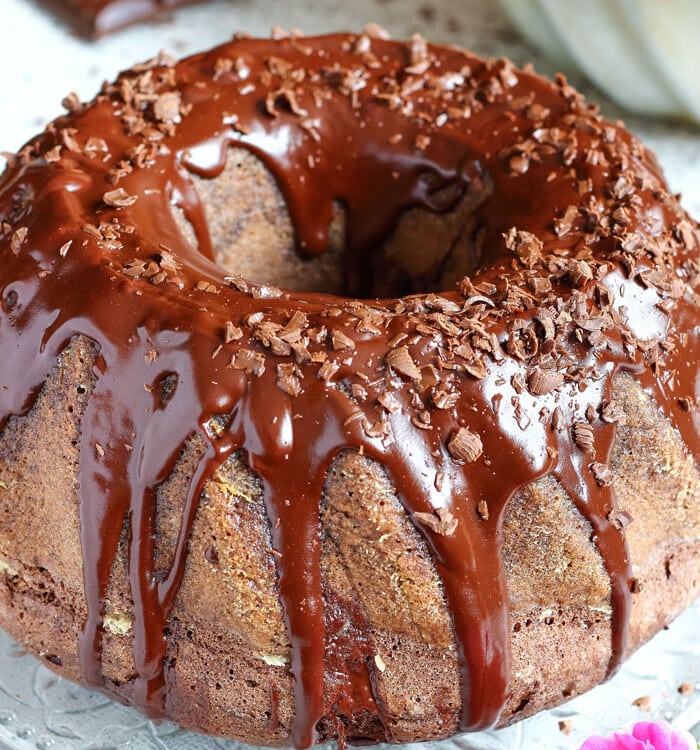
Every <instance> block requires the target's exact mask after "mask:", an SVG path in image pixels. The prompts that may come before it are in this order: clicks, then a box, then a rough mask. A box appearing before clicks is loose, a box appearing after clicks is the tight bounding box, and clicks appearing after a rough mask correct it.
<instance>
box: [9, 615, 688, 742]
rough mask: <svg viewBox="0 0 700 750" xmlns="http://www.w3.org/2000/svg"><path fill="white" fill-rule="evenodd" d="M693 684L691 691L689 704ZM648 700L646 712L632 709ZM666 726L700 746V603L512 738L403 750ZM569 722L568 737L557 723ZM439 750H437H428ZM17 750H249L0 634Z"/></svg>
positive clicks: (465, 738) (503, 735)
mask: <svg viewBox="0 0 700 750" xmlns="http://www.w3.org/2000/svg"><path fill="white" fill-rule="evenodd" d="M682 683H690V684H691V685H692V686H693V688H694V690H693V692H690V693H685V694H682V693H680V692H679V687H680V685H681V684H682ZM645 696H648V697H649V699H650V701H651V708H650V710H649V711H643V710H642V709H640V708H639V707H637V706H635V705H634V703H633V702H634V701H635V700H636V699H638V698H642V697H645ZM650 719H651V720H653V719H666V720H668V721H670V722H671V723H672V724H674V725H675V726H676V727H678V728H682V729H690V730H694V731H695V733H696V736H697V737H698V738H699V739H700V601H698V602H696V603H695V604H694V605H693V606H692V607H691V608H690V609H689V610H688V611H687V612H686V613H685V614H684V615H682V616H681V617H680V618H679V619H678V620H676V622H674V623H673V624H672V625H671V627H670V628H669V629H668V630H665V631H663V632H661V633H659V634H658V635H657V636H656V637H655V638H654V639H653V640H652V641H651V642H650V643H648V644H647V645H646V646H644V647H643V648H642V649H640V650H639V651H638V652H637V653H636V654H634V655H633V656H632V658H631V659H629V661H628V662H627V663H626V664H625V665H624V667H623V668H622V669H621V670H620V672H619V673H618V674H617V675H615V677H614V678H613V679H612V680H610V681H609V682H607V683H605V684H603V685H600V686H599V687H597V688H595V689H594V690H591V691H590V692H589V693H587V694H586V695H583V696H581V697H579V698H576V699H575V700H573V701H570V702H569V703H567V704H565V705H563V706H561V707H559V708H557V709H554V710H552V711H545V712H543V713H541V714H538V715H537V716H534V717H532V718H531V719H527V720H525V721H523V722H520V723H519V724H516V725H514V726H512V727H509V728H507V729H503V730H499V731H493V732H481V733H479V734H471V735H462V736H460V737H457V738H455V739H453V740H445V741H442V742H434V743H428V744H423V745H415V746H410V745H407V746H405V748H406V750H408V749H409V748H411V750H533V749H534V748H538V749H542V748H547V749H548V750H575V749H576V748H578V747H579V746H580V745H581V743H582V742H583V740H584V739H585V738H586V737H588V736H589V735H590V734H594V733H601V734H609V733H611V732H613V731H615V730H616V729H620V728H621V727H623V726H625V725H626V724H629V723H632V722H634V721H641V720H650ZM565 720H569V722H570V727H571V732H570V734H568V735H567V734H564V733H562V732H561V731H560V729H559V722H560V721H565ZM431 745H432V746H434V748H431V747H430V746H431ZM5 746H6V747H7V748H10V750H112V749H114V750H181V749H182V750H184V749H185V748H186V749H187V750H215V749H216V750H246V747H247V746H245V745H242V744H241V743H236V742H226V741H222V740H216V739H213V738H209V737H203V736H201V735H195V734H191V733H190V732H185V731H183V730H180V729H178V728H177V727H175V726H173V725H172V724H160V725H158V726H156V725H155V724H153V723H152V722H150V721H148V720H147V719H145V718H144V717H143V716H142V715H141V714H139V713H138V712H137V711H135V710H134V709H130V708H127V707H125V706H122V705H120V704H117V703H113V702H112V701H110V700H109V699H107V698H105V697H104V696H103V695H101V694H100V693H96V692H93V691H90V690H86V689H85V688H82V687H79V686H77V685H74V684H73V683H71V682H68V681H66V680H62V679H61V678H59V677H57V676H56V675H55V674H54V673H53V672H51V671H50V670H48V669H47V668H46V667H45V666H43V664H42V663H41V662H39V661H38V660H37V659H35V658H34V657H32V656H29V655H28V654H26V653H25V652H24V651H23V650H22V649H21V648H20V647H19V646H18V645H17V644H16V643H15V642H14V641H13V640H12V639H11V638H10V637H9V636H8V635H6V634H5V633H3V632H2V631H0V747H5Z"/></svg>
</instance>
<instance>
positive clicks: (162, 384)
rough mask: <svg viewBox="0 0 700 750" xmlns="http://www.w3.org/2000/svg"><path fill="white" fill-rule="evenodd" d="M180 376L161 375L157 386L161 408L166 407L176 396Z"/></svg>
mask: <svg viewBox="0 0 700 750" xmlns="http://www.w3.org/2000/svg"><path fill="white" fill-rule="evenodd" d="M177 382H178V375H177V373H176V372H167V373H165V375H161V377H160V379H159V380H158V384H157V385H156V393H157V398H158V400H159V401H160V404H161V406H165V405H166V404H167V403H168V401H170V399H171V398H172V397H173V396H174V395H175V390H176V388H177Z"/></svg>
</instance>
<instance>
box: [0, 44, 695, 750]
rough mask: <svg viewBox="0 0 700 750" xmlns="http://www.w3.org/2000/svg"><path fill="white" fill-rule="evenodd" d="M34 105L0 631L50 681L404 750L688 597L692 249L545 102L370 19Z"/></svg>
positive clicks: (603, 671)
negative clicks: (47, 118)
mask: <svg viewBox="0 0 700 750" xmlns="http://www.w3.org/2000/svg"><path fill="white" fill-rule="evenodd" d="M67 104H68V108H69V113H68V114H67V115H66V116H64V117H62V118H59V119H58V120H56V121H55V122H54V123H52V124H51V125H50V126H49V128H48V130H47V131H46V132H45V133H44V134H42V135H41V136H39V137H38V138H37V139H35V140H34V141H32V142H31V143H30V144H28V146H27V147H25V149H23V151H22V152H21V153H20V154H19V155H18V156H17V158H16V159H15V160H14V161H13V163H11V164H10V166H9V167H8V169H7V170H6V172H5V174H4V175H3V176H2V178H0V221H1V222H2V224H1V225H0V232H1V234H0V246H1V247H0V250H1V252H2V253H3V267H2V270H1V271H0V288H1V290H2V291H1V295H2V313H1V315H0V346H1V347H2V352H3V357H2V358H1V360H0V388H1V390H0V417H1V418H2V424H3V425H4V428H3V431H2V435H1V438H0V625H2V626H3V627H4V628H6V629H7V630H8V631H9V632H10V633H11V634H12V635H14V636H15V637H16V638H18V639H19V640H20V641H21V642H23V643H24V644H26V645H27V647H29V648H30V649H31V650H33V651H34V652H35V653H37V654H39V655H41V656H43V657H44V658H46V659H47V661H48V662H49V664H50V666H51V667H52V668H53V669H55V670H56V671H58V672H59V673H61V674H63V675H65V676H67V677H70V678H72V679H75V680H82V681H83V682H85V683H86V684H88V685H92V686H94V687H99V688H103V689H105V690H106V691H108V692H110V693H111V694H114V695H117V696H119V697H120V698H121V699H122V700H125V701H127V702H129V703H132V704H133V705H136V706H138V707H140V708H142V709H143V710H144V711H146V712H147V713H149V714H150V715H152V716H166V717H168V718H171V719H173V720H175V721H177V722H178V723H180V724H181V725H182V726H185V727H189V728H192V729H194V730H197V731H204V732H209V733H213V734H217V735H221V736H227V737H235V738H240V739H243V740H245V741H248V742H253V743H265V744H269V743H275V742H277V743H287V742H292V743H294V744H296V745H297V746H307V745H309V744H311V743H313V742H314V741H316V740H321V739H332V738H339V739H341V740H342V739H348V740H351V741H362V740H383V739H387V740H390V741H393V742H402V741H407V740H414V739H428V738H434V737H444V736H449V735H451V734H453V733H455V732H457V731H459V730H460V729H462V730H465V729H478V728H483V727H486V726H491V725H494V724H499V725H502V724H505V723H508V722H510V721H513V720H517V719H519V718H522V717H524V716H527V715H529V714H531V713H534V712H536V711H538V710H540V709H542V708H544V707H547V706H552V705H555V704H557V703H559V702H561V701H562V700H564V699H566V698H568V697H570V696H572V695H574V694H577V693H580V692H582V691H584V690H586V689H588V688H590V687H592V686H593V685H595V684H596V683H598V682H599V681H601V680H602V679H604V678H605V677H606V675H608V674H610V673H611V672H612V671H613V670H614V669H616V668H617V666H618V665H619V664H620V662H621V661H622V659H624V657H625V655H626V654H627V653H629V651H630V650H633V649H635V648H636V647H638V646H639V645H640V644H641V643H643V642H644V641H645V640H646V639H648V638H649V637H650V636H651V635H652V634H653V633H654V632H656V631H657V630H658V629H659V628H661V627H663V626H664V625H665V624H666V623H667V622H669V621H670V620H671V619H672V618H673V617H674V616H675V615H676V614H678V613H679V612H680V611H682V609H683V608H684V607H685V606H687V604H688V603H689V602H690V601H691V600H692V598H693V597H694V596H696V595H697V593H698V576H697V571H698V560H699V559H700V503H699V502H698V497H699V492H700V484H699V483H700V475H699V474H698V470H697V466H696V457H697V449H698V445H699V444H700V443H699V442H698V434H697V411H696V409H697V402H696V399H697V388H698V386H697V385H696V380H697V367H698V361H699V359H700V347H698V331H697V328H698V325H697V322H698V320H699V318H698V297H697V292H696V289H697V285H698V264H697V261H698V257H697V256H698V247H699V245H698V236H699V235H698V230H697V226H696V224H695V223H694V222H693V221H692V220H690V219H689V218H688V217H687V216H686V215H685V213H684V212H683V211H682V209H681V208H680V206H679V205H678V203H677V201H676V199H675V198H673V197H672V196H670V195H669V194H668V191H667V188H666V186H665V184H664V182H663V179H662V177H661V175H660V173H659V169H658V166H657V165H656V162H655V160H654V159H653V157H652V156H651V155H650V154H649V153H648V152H647V151H646V150H645V149H644V147H643V146H642V145H641V144H640V143H639V142H638V141H637V140H636V139H634V137H633V136H631V135H630V134H629V133H627V132H626V131H625V130H624V129H623V128H622V127H621V126H619V125H614V124H611V123H609V122H606V121H605V120H603V119H602V118H601V117H600V116H599V115H598V114H597V112H596V111H595V109H593V108H591V107H590V106H588V105H587V104H586V103H585V102H583V100H582V99H581V98H580V97H579V95H578V94H576V92H574V91H573V90H572V89H571V88H570V87H569V86H568V85H567V84H566V82H565V81H563V80H558V81H557V82H556V83H551V82H548V81H546V80H544V79H542V78H539V77H537V76H535V75H533V74H532V73H530V72H528V71H520V70H517V69H515V68H514V67H513V66H512V65H511V64H510V63H509V62H507V61H505V60H489V61H484V60H480V59H478V58H476V57H474V56H473V55H471V54H469V53H467V52H463V51H461V50H456V49H448V48H441V47H432V46H429V45H426V44H425V43H424V42H423V41H422V40H421V39H419V38H414V39H412V40H411V41H410V42H409V43H406V44H403V43H399V42H393V41H390V40H387V39H384V38H382V37H381V35H379V36H378V35H377V34H376V32H375V31H370V32H368V33H365V34H361V35H336V36H330V37H320V38H309V39H307V38H296V37H292V38H286V39H277V40H250V39H236V40H234V41H233V42H232V43H230V44H228V45H224V46H223V47H220V48H218V49H216V50H213V51H211V52H208V53H204V54H202V55H198V56H195V57H193V58H189V59H187V60H184V61H182V62H180V63H177V64H175V63H173V62H171V61H169V60H166V59H163V58H161V59H158V60H155V61H153V62H151V63H149V64H145V65H143V66H138V67H136V68H134V69H133V70H131V71H127V72H125V73H124V74H122V75H121V76H120V78H119V79H118V81H117V82H116V83H115V84H113V85H110V86H106V87H105V89H104V91H103V92H102V94H100V96H98V97H97V99H96V100H95V101H93V102H91V103H90V104H87V105H82V104H80V103H78V102H77V101H75V100H74V99H72V98H69V99H68V100H67ZM406 295H408V296H406Z"/></svg>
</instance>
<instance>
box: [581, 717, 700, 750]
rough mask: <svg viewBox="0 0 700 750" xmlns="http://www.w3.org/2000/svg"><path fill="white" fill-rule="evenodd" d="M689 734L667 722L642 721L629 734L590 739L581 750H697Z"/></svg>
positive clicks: (618, 733)
mask: <svg viewBox="0 0 700 750" xmlns="http://www.w3.org/2000/svg"><path fill="white" fill-rule="evenodd" d="M697 749H698V743H697V741H696V740H695V739H694V738H693V737H692V735H691V734H689V733H688V732H685V731H683V730H682V729H674V728H673V727H672V726H671V725H670V724H669V723H668V722H665V721H658V722H653V721H640V722H638V723H637V724H635V725H634V726H633V727H632V729H631V730H629V731H627V732H616V733H615V734H613V735H612V736H611V737H599V736H594V737H589V738H588V739H587V740H586V741H585V742H584V743H583V745H581V748H580V750H697Z"/></svg>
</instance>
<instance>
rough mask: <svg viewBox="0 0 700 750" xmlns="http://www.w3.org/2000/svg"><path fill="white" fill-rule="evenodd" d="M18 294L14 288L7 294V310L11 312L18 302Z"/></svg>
mask: <svg viewBox="0 0 700 750" xmlns="http://www.w3.org/2000/svg"><path fill="white" fill-rule="evenodd" d="M17 300H18V295H17V292H16V291H15V290H14V289H10V291H9V292H8V293H7V294H6V295H5V312H9V311H10V310H12V308H13V307H14V306H15V305H16V304H17Z"/></svg>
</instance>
